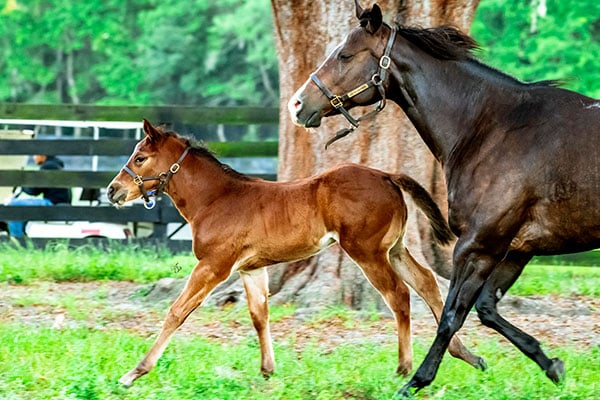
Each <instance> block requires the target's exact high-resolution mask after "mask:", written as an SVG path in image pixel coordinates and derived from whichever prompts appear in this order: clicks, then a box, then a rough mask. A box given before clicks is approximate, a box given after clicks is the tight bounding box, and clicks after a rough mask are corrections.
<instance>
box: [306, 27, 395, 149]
mask: <svg viewBox="0 0 600 400" xmlns="http://www.w3.org/2000/svg"><path fill="white" fill-rule="evenodd" d="M390 29H391V33H390V37H389V39H388V42H387V45H386V46H385V51H384V53H383V55H382V56H381V58H380V59H379V68H378V70H377V72H376V73H375V74H373V76H372V77H371V79H370V80H369V81H367V82H366V83H363V84H362V85H360V86H358V87H357V88H356V89H353V90H351V91H349V92H348V93H346V94H344V95H342V96H338V95H335V94H333V93H332V92H331V90H329V89H328V88H327V86H325V84H324V83H323V82H322V81H321V80H320V79H319V77H317V74H316V73H315V72H313V73H312V74H310V79H311V80H312V81H313V82H314V83H315V85H317V87H318V88H319V89H321V91H322V92H323V94H324V95H325V96H327V98H328V99H329V103H330V104H331V105H332V106H333V108H335V109H336V110H338V111H339V112H340V113H342V115H343V116H344V117H346V119H347V120H348V122H350V124H351V125H352V126H350V127H349V128H346V129H342V130H340V131H338V132H337V133H336V134H335V136H334V137H332V138H331V139H329V140H328V141H327V143H326V144H325V149H327V147H329V145H330V144H332V143H333V142H335V141H336V140H338V139H341V138H343V137H344V136H346V135H348V134H349V133H351V132H352V131H354V129H356V128H358V125H359V123H360V121H362V120H364V119H367V118H370V117H372V116H373V115H375V114H377V113H378V112H380V111H381V110H383V109H384V107H385V104H386V102H385V88H384V87H383V82H385V79H386V78H387V75H388V69H389V68H390V65H391V64H392V59H391V58H390V53H391V52H392V46H393V45H394V41H395V40H396V32H397V29H396V27H395V26H392V27H390ZM372 87H376V88H377V90H378V91H379V95H380V96H381V100H379V103H378V104H377V107H376V108H375V109H374V110H372V111H369V112H368V113H367V114H365V115H363V116H361V117H359V118H358V119H357V118H354V117H353V116H352V115H350V112H349V111H348V110H347V109H346V108H345V107H344V103H345V102H346V101H348V100H350V99H351V98H353V97H355V96H358V95H359V94H361V93H362V92H364V91H366V90H368V89H370V88H372Z"/></svg>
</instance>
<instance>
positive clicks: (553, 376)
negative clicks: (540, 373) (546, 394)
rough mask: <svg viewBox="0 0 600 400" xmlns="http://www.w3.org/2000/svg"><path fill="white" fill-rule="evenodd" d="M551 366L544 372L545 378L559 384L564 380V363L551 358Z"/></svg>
mask: <svg viewBox="0 0 600 400" xmlns="http://www.w3.org/2000/svg"><path fill="white" fill-rule="evenodd" d="M550 361H552V364H550V367H548V369H547V370H546V376H547V377H548V378H550V380H551V381H552V382H554V383H555V384H557V385H558V384H560V383H561V382H563V381H564V380H565V363H564V362H562V361H561V360H560V359H558V358H553V359H552V360H550Z"/></svg>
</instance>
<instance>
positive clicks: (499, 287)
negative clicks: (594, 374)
mask: <svg viewBox="0 0 600 400" xmlns="http://www.w3.org/2000/svg"><path fill="white" fill-rule="evenodd" d="M530 259H531V256H529V255H527V256H523V257H519V258H516V257H514V256H513V257H511V258H507V259H505V260H503V261H502V263H500V265H498V267H496V269H494V271H493V272H492V274H491V275H490V277H489V278H488V279H487V281H486V283H485V285H484V286H483V290H482V291H481V294H480V295H479V297H478V298H477V301H476V302H475V308H476V309H477V313H478V315H479V319H480V320H481V322H482V323H483V324H484V325H486V326H489V327H490V328H492V329H494V330H496V331H498V332H499V333H500V334H501V335H503V336H504V337H506V338H507V339H508V340H510V341H511V342H512V343H513V344H514V345H515V346H516V347H517V348H518V349H519V350H521V352H523V354H525V355H526V356H527V357H529V358H531V359H532V360H533V361H535V362H536V363H537V364H538V365H539V366H540V367H541V368H542V369H543V370H544V371H546V376H548V378H550V380H552V382H554V383H559V382H560V381H562V380H563V379H564V364H563V362H562V361H561V360H559V359H558V358H553V359H550V358H548V357H547V356H546V355H545V354H544V352H543V351H542V349H541V348H540V343H539V342H538V341H537V340H536V339H535V338H533V337H532V336H530V335H528V334H526V333H525V332H523V331H522V330H520V329H519V328H517V327H515V326H514V325H512V324H511V323H510V322H508V321H507V320H505V319H504V318H502V317H501V316H500V314H498V309H497V307H496V306H497V304H498V302H499V301H500V299H501V298H502V296H504V295H505V294H506V291H507V290H508V289H509V288H510V287H511V286H512V285H513V283H514V282H515V281H516V280H517V278H518V277H519V275H520V274H521V272H522V271H523V268H524V267H525V264H527V262H528V261H529V260H530Z"/></svg>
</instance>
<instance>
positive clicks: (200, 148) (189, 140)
mask: <svg viewBox="0 0 600 400" xmlns="http://www.w3.org/2000/svg"><path fill="white" fill-rule="evenodd" d="M162 133H163V134H164V135H166V136H169V137H173V138H176V139H177V140H179V141H181V142H183V143H184V144H185V145H186V146H187V147H189V148H190V153H191V154H194V155H196V156H198V157H201V158H204V159H205V160H208V161H210V162H212V163H214V164H216V165H217V166H219V167H220V168H221V169H222V170H223V172H225V173H226V174H227V175H229V176H231V177H233V178H236V179H241V180H250V179H251V178H250V177H249V176H247V175H244V174H242V173H240V172H238V171H236V170H235V169H233V168H231V167H230V166H229V165H227V164H223V163H222V162H221V161H219V160H218V159H217V157H215V154H214V153H213V152H212V151H210V150H209V149H208V148H207V147H206V145H205V144H204V142H202V141H199V140H196V139H195V138H194V137H192V136H184V135H180V134H179V133H177V132H174V131H165V130H162Z"/></svg>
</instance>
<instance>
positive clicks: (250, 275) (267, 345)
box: [240, 268, 275, 377]
mask: <svg viewBox="0 0 600 400" xmlns="http://www.w3.org/2000/svg"><path fill="white" fill-rule="evenodd" d="M240 276H241V277H242V281H243V282H244V289H246V296H247V297H248V311H249V312H250V317H251V318H252V323H253V324H254V328H255V329H256V333H257V334H258V342H259V344H260V355H261V363H260V371H261V372H262V374H263V375H264V376H265V377H268V376H270V375H272V374H273V371H274V370H275V356H274V353H273V345H272V343H271V331H270V329H269V303H268V296H269V275H268V274H267V269H266V268H260V269H257V270H253V271H243V272H240Z"/></svg>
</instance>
